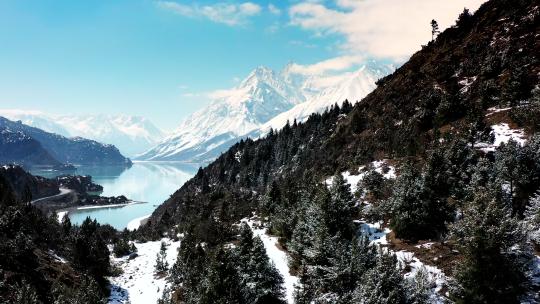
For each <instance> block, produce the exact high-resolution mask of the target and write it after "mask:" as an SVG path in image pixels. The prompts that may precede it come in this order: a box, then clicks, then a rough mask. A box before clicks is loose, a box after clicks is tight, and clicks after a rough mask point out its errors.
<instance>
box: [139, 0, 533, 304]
mask: <svg viewBox="0 0 540 304" xmlns="http://www.w3.org/2000/svg"><path fill="white" fill-rule="evenodd" d="M538 32H540V7H539V6H538V4H537V1H532V0H518V1H515V0H512V1H510V0H491V1H489V2H487V3H486V4H484V5H483V6H482V7H481V8H480V9H479V10H478V11H477V12H476V14H475V15H474V16H471V15H469V14H468V13H464V14H462V15H461V16H460V17H459V19H458V22H457V26H455V27H453V28H450V29H448V30H446V31H445V32H443V33H442V34H440V35H439V37H438V38H437V39H436V40H435V41H433V42H430V43H429V44H428V45H426V46H425V47H424V48H423V49H422V50H421V51H419V52H417V53H416V54H414V55H413V56H412V57H411V59H410V60H409V61H408V62H407V63H406V64H404V65H403V66H402V67H401V68H399V69H398V70H397V71H395V72H394V73H393V74H391V75H390V76H387V77H385V78H383V79H381V80H380V81H378V82H377V84H378V87H377V89H375V91H373V92H372V93H371V94H369V95H368V96H367V97H366V98H364V99H363V100H362V101H360V102H358V103H357V104H356V105H354V106H352V105H351V104H350V103H348V102H347V103H345V102H344V103H343V105H342V106H341V107H331V108H330V109H329V110H328V111H325V112H323V113H321V114H313V115H311V116H310V117H309V118H308V119H307V120H306V121H305V122H304V123H299V124H298V123H297V124H292V125H285V127H284V128H283V129H281V130H280V131H277V132H273V131H272V132H269V134H268V135H267V136H266V137H264V138H262V139H259V140H249V139H248V140H245V141H241V142H239V143H238V144H236V145H234V146H233V147H231V149H229V150H228V151H227V152H225V153H224V154H223V155H221V156H220V157H219V158H218V159H216V161H214V162H213V163H211V164H210V165H208V166H207V167H206V168H204V169H200V170H199V172H198V173H197V174H196V176H195V177H194V178H193V179H191V180H190V181H188V182H187V183H185V184H184V185H183V186H182V187H181V188H180V189H179V190H178V191H177V192H176V193H174V194H173V195H172V196H171V198H170V199H169V200H167V201H166V202H165V203H164V204H162V205H161V206H159V207H158V208H157V209H156V211H155V212H154V213H153V214H152V216H151V217H150V218H149V220H148V223H147V224H146V226H144V227H143V228H142V229H141V231H138V233H140V234H141V237H143V236H145V237H149V236H150V237H154V238H159V237H162V236H163V235H165V234H167V235H178V234H181V235H183V236H184V239H183V240H182V244H181V248H180V253H179V258H178V261H181V263H180V264H177V265H175V266H178V267H176V270H177V275H176V277H173V281H174V280H175V279H176V281H177V285H176V287H175V289H174V293H175V294H176V295H177V296H179V297H181V298H182V299H184V298H187V299H190V300H193V301H194V302H197V301H198V300H199V299H203V300H204V299H205V296H206V294H205V291H206V290H216V289H219V288H220V287H222V286H223V285H220V283H221V282H223V281H224V280H223V279H222V278H226V281H227V282H238V283H237V284H236V283H235V285H234V286H235V287H236V286H238V289H240V290H241V291H242V293H241V294H244V292H247V293H249V292H251V289H250V287H252V286H253V284H252V282H258V281H257V278H256V276H255V275H252V274H251V273H250V270H249V269H247V270H246V269H243V267H242V265H243V264H245V263H243V261H250V257H251V255H252V253H253V252H254V251H253V250H251V249H250V248H249V247H247V248H248V249H249V250H242V249H244V248H246V245H245V244H246V239H248V241H247V243H249V241H250V238H249V237H247V238H246V234H247V235H248V236H249V233H245V232H244V231H245V229H243V228H242V227H238V226H239V225H238V224H239V223H240V222H242V221H244V220H245V219H246V218H252V217H254V216H255V217H256V216H259V217H260V218H261V219H262V221H263V222H265V223H264V224H266V227H267V228H268V232H269V233H271V234H272V235H275V236H277V237H279V244H278V246H279V247H280V248H282V249H284V250H286V251H287V252H289V253H290V254H289V258H290V261H289V265H290V266H291V269H290V270H291V271H290V272H291V273H294V274H295V275H296V276H298V277H300V283H301V284H302V286H300V288H299V292H298V293H297V294H296V296H295V297H296V300H297V303H312V302H336V303H378V302H381V301H386V302H389V303H390V302H391V303H406V302H407V301H409V299H410V298H409V297H408V296H407V292H409V289H413V290H412V291H413V292H414V287H412V286H415V285H418V284H417V283H419V282H418V281H414V280H415V279H414V278H411V277H407V278H403V273H404V272H406V271H407V270H406V268H407V267H409V266H410V264H411V261H409V262H406V261H404V262H405V264H409V265H407V266H406V267H405V269H400V268H401V266H399V265H397V261H396V257H395V256H394V254H393V253H391V250H390V249H388V252H389V253H388V254H381V253H375V252H371V253H370V251H372V250H373V251H376V250H375V249H374V248H373V247H371V246H369V245H367V244H366V243H367V242H368V241H367V240H366V239H362V238H361V237H360V238H359V239H356V238H354V236H358V235H359V234H364V233H365V232H362V229H359V228H362V226H364V225H363V223H362V222H360V221H359V219H361V218H368V219H372V218H373V219H375V220H376V221H380V223H378V224H377V225H376V227H379V228H385V229H384V231H388V232H390V231H389V230H387V229H386V228H390V229H391V230H392V231H391V233H389V235H388V237H387V238H386V237H385V239H383V240H381V242H383V241H384V242H388V245H389V246H390V247H392V246H396V247H397V248H396V249H395V250H396V251H395V252H396V253H399V252H397V251H398V250H401V251H400V252H401V254H402V256H403V254H404V251H403V248H405V250H406V251H409V250H413V251H414V250H418V249H420V248H422V247H423V245H427V246H426V247H429V246H431V245H433V248H432V249H428V250H426V252H423V253H422V256H420V254H419V255H418V256H416V258H417V259H418V261H420V260H421V261H422V262H425V263H426V264H428V265H433V264H436V265H437V266H438V267H440V269H443V270H444V274H445V275H448V276H449V277H452V278H453V279H455V282H449V284H452V285H451V287H455V288H450V289H446V290H449V291H448V292H446V290H445V289H443V290H445V291H442V292H441V290H440V289H439V290H438V291H437V292H441V293H440V294H439V295H440V296H442V297H443V300H444V302H446V301H448V302H455V303H473V302H482V303H497V304H499V303H500V304H505V303H519V302H528V303H535V302H537V300H538V294H539V293H538V291H539V289H540V284H538V281H536V282H535V281H534V279H535V278H534V277H533V276H532V275H530V273H533V274H534V273H535V272H537V271H538V270H537V269H533V268H532V267H531V265H533V266H534V267H535V268H537V266H536V265H535V264H534V263H533V261H535V259H533V257H534V258H535V255H534V252H533V251H531V250H530V248H531V247H532V245H533V244H534V243H533V242H527V241H526V239H527V238H526V236H525V234H524V233H523V232H522V230H521V229H520V228H519V227H520V226H522V225H528V227H530V226H529V225H531V224H530V223H527V222H524V221H523V220H522V215H526V217H527V218H529V217H530V214H529V213H528V212H531V213H532V214H533V215H534V216H535V217H536V216H537V215H538V210H539V208H538V205H539V203H538V202H539V200H538V195H536V196H534V193H535V192H536V191H538V190H539V189H540V163H539V162H538V159H539V156H540V136H539V134H534V132H535V126H533V125H532V124H531V123H530V121H537V120H536V117H534V115H535V114H536V113H538V111H539V109H540V101H539V100H540V99H539V93H540V90H539V86H540V81H539V78H538V75H539V72H540V60H539V58H538V55H539V54H538V52H537V50H538V49H540V45H539V40H538V34H537V33H538ZM508 108H510V109H508ZM494 113H496V114H494ZM529 113H533V117H530V115H529V117H528V118H526V119H521V120H519V121H514V120H513V117H520V115H522V114H525V115H524V117H527V115H528V114H529ZM501 122H504V123H505V124H507V126H513V128H514V129H515V128H516V127H518V128H523V130H524V131H523V132H525V131H526V132H527V133H525V134H528V135H530V137H529V138H526V140H527V144H526V145H525V146H523V147H521V146H520V144H519V143H513V142H509V143H508V145H501V146H500V147H498V148H497V149H496V151H495V152H494V153H493V152H490V151H487V152H486V151H484V150H482V149H480V146H478V145H477V144H479V143H482V142H484V141H485V140H486V139H487V138H489V131H490V127H489V126H491V125H497V124H500V123H501ZM488 124H489V125H488ZM536 130H538V129H536ZM486 133H487V134H486ZM519 133H520V134H521V132H519ZM486 135H487V136H486ZM495 135H497V130H495ZM523 137H525V136H522V137H520V138H521V139H525V138H523ZM486 141H487V140H486ZM522 142H523V141H522ZM499 143H500V141H499ZM374 160H377V161H379V162H373V161H374ZM383 160H384V162H382V161H383ZM376 163H379V164H380V163H388V164H391V165H392V166H395V168H396V170H395V172H396V180H395V181H389V180H386V179H385V178H384V176H383V175H382V174H381V172H382V173H385V172H384V168H381V167H379V169H381V172H376V171H375V170H373V169H371V172H370V171H367V172H368V173H367V174H366V172H365V171H363V172H359V170H360V169H359V168H367V167H368V166H370V165H371V166H374V164H376ZM345 171H348V172H347V173H348V174H345V176H343V175H342V174H340V173H342V172H345ZM353 172H354V173H353ZM334 174H335V175H334ZM364 174H365V177H364V178H365V179H366V180H364V181H362V183H361V184H359V185H357V187H356V190H357V191H358V192H357V193H356V197H353V196H352V194H351V192H350V185H348V184H347V183H346V182H345V178H346V177H351V176H353V175H354V176H360V175H364ZM332 175H334V178H332V179H331V181H332V183H331V185H330V186H328V183H326V181H327V180H328V179H329V177H330V176H332ZM377 185H378V186H377ZM527 205H528V206H529V207H527V209H526V210H527V214H524V212H523V209H525V206H527ZM531 205H532V206H533V208H531V207H530V206H531ZM364 207H365V208H364ZM366 226H368V227H369V226H370V225H366ZM374 227H375V226H374ZM532 228H534V229H536V231H540V224H539V223H538V222H536V224H534V226H532ZM527 229H529V228H527ZM369 230H370V229H369ZM239 232H240V233H239ZM239 235H240V236H239ZM419 240H424V241H428V240H429V241H428V242H430V244H423V243H420V244H416V243H415V242H417V241H419ZM201 243H204V246H201V245H200V244H201ZM231 244H234V245H233V246H231ZM538 244H539V243H536V245H538ZM358 246H359V247H358ZM231 247H232V248H231ZM370 248H371V249H370ZM243 252H244V253H243ZM245 252H247V253H245ZM414 252H419V250H418V251H414ZM228 254H230V257H229V256H228ZM396 255H397V254H396ZM262 259H263V260H264V257H263V258H262ZM403 260H406V258H404V259H403ZM536 260H537V259H536ZM359 261H362V262H360V263H359ZM358 264H362V265H361V266H359V265H358ZM369 264H371V265H369ZM216 265H217V266H216ZM221 265H224V266H223V267H219V266H221ZM352 265H354V266H352ZM235 266H236V269H237V270H236V272H235V271H234V270H231V269H234V268H235ZM357 267H358V269H357ZM224 269H225V270H224ZM220 270H221V271H220ZM402 270H403V271H402ZM439 272H441V271H439ZM231 273H232V274H231ZM212 275H214V276H215V277H216V278H219V279H210V280H208V279H207V277H209V276H212ZM411 275H412V274H411ZM235 276H236V277H241V278H243V277H247V278H249V279H248V280H247V282H246V281H242V280H237V281H234V279H235ZM388 278H391V279H388ZM509 278H512V279H509ZM410 279H412V280H413V281H410ZM429 279H430V278H427V279H426V281H424V283H421V284H422V285H424V286H429V285H432V284H433V283H434V282H433V281H431V282H428V280H429ZM431 279H433V280H434V278H431ZM536 279H537V278H536ZM404 280H407V281H405V282H404ZM201 281H202V282H204V283H203V284H206V285H205V286H210V287H208V289H205V290H202V291H200V290H199V289H198V288H197V286H198V285H195V284H191V282H197V283H200V282H201ZM449 281H450V280H449ZM452 281H453V280H452ZM410 283H412V284H410ZM231 285H233V284H231ZM229 286H230V285H229ZM212 287H213V288H215V289H212ZM443 293H444V294H443ZM527 293H528V294H527ZM389 295H392V297H391V298H389ZM240 297H241V296H238V295H235V294H232V293H228V294H226V293H224V294H220V295H219V296H216V297H214V298H212V300H214V301H223V302H226V301H231V302H232V301H233V299H238V298H240ZM436 297H438V296H436ZM527 298H528V299H527ZM415 301H416V302H418V303H438V301H436V299H429V298H424V299H421V298H420V299H417V300H415Z"/></svg>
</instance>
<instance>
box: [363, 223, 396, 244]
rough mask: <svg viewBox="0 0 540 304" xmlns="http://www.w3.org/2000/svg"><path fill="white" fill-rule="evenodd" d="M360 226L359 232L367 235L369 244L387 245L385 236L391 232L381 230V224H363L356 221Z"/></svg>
mask: <svg viewBox="0 0 540 304" xmlns="http://www.w3.org/2000/svg"><path fill="white" fill-rule="evenodd" d="M358 223H359V224H360V232H361V233H362V234H364V235H367V237H368V238H369V243H370V244H377V245H388V241H387V240H386V235H387V234H389V233H390V232H391V230H390V229H388V228H384V229H382V228H381V223H380V222H379V223H365V222H361V221H358Z"/></svg>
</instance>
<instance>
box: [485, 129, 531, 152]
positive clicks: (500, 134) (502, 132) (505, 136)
mask: <svg viewBox="0 0 540 304" xmlns="http://www.w3.org/2000/svg"><path fill="white" fill-rule="evenodd" d="M491 129H492V130H493V134H494V135H495V141H494V142H493V144H488V143H478V144H477V145H476V146H477V147H478V148H480V149H481V150H482V151H484V152H493V151H495V149H496V148H497V147H498V146H500V145H501V144H503V143H505V144H506V143H508V142H509V141H510V140H511V139H512V140H513V141H515V142H517V143H518V144H519V145H521V146H523V145H524V144H525V142H526V141H527V140H526V136H525V132H524V131H523V129H511V128H510V126H509V125H508V124H507V123H500V124H496V125H492V126H491Z"/></svg>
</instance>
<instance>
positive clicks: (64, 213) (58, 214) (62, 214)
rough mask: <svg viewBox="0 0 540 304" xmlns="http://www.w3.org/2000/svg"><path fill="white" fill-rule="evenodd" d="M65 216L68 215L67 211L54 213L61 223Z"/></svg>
mask: <svg viewBox="0 0 540 304" xmlns="http://www.w3.org/2000/svg"><path fill="white" fill-rule="evenodd" d="M67 214H68V212H67V211H59V212H58V213H56V215H57V216H58V221H59V222H60V223H61V222H62V221H63V220H64V217H66V215H67Z"/></svg>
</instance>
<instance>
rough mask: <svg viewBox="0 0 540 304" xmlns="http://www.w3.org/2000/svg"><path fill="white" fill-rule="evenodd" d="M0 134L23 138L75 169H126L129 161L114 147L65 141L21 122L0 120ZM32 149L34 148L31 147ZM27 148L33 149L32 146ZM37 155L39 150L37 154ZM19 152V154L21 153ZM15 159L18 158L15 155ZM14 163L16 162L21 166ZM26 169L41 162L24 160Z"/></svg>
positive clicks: (84, 140) (84, 141)
mask: <svg viewBox="0 0 540 304" xmlns="http://www.w3.org/2000/svg"><path fill="white" fill-rule="evenodd" d="M0 130H3V131H6V132H12V133H16V134H19V135H20V136H21V137H24V138H25V140H26V141H30V140H34V141H37V142H39V144H40V145H41V146H42V147H43V149H45V150H46V151H47V152H48V154H49V155H50V156H52V158H54V159H56V160H57V161H58V162H60V163H64V164H76V165H122V166H124V165H129V164H130V163H131V161H130V160H129V159H128V158H125V157H124V156H122V154H120V152H119V151H118V149H117V148H116V147H114V146H113V145H105V144H101V143H99V142H96V141H93V140H88V139H84V138H81V137H75V138H66V137H63V136H61V135H57V134H53V133H48V132H45V131H43V130H40V129H38V128H33V127H30V126H27V125H25V124H23V123H21V122H14V121H11V120H8V119H6V118H3V117H0ZM34 145H35V144H34ZM26 148H29V149H32V147H31V146H26ZM38 151H39V150H38ZM20 152H22V151H20ZM32 153H34V152H33V150H30V151H25V152H24V153H21V154H20V156H21V157H25V154H32ZM15 156H17V155H15ZM20 160H23V159H20V158H19V160H17V159H16V160H14V161H15V162H20ZM25 162H27V163H28V164H29V165H39V164H42V162H39V161H37V160H36V162H30V161H28V160H25Z"/></svg>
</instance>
